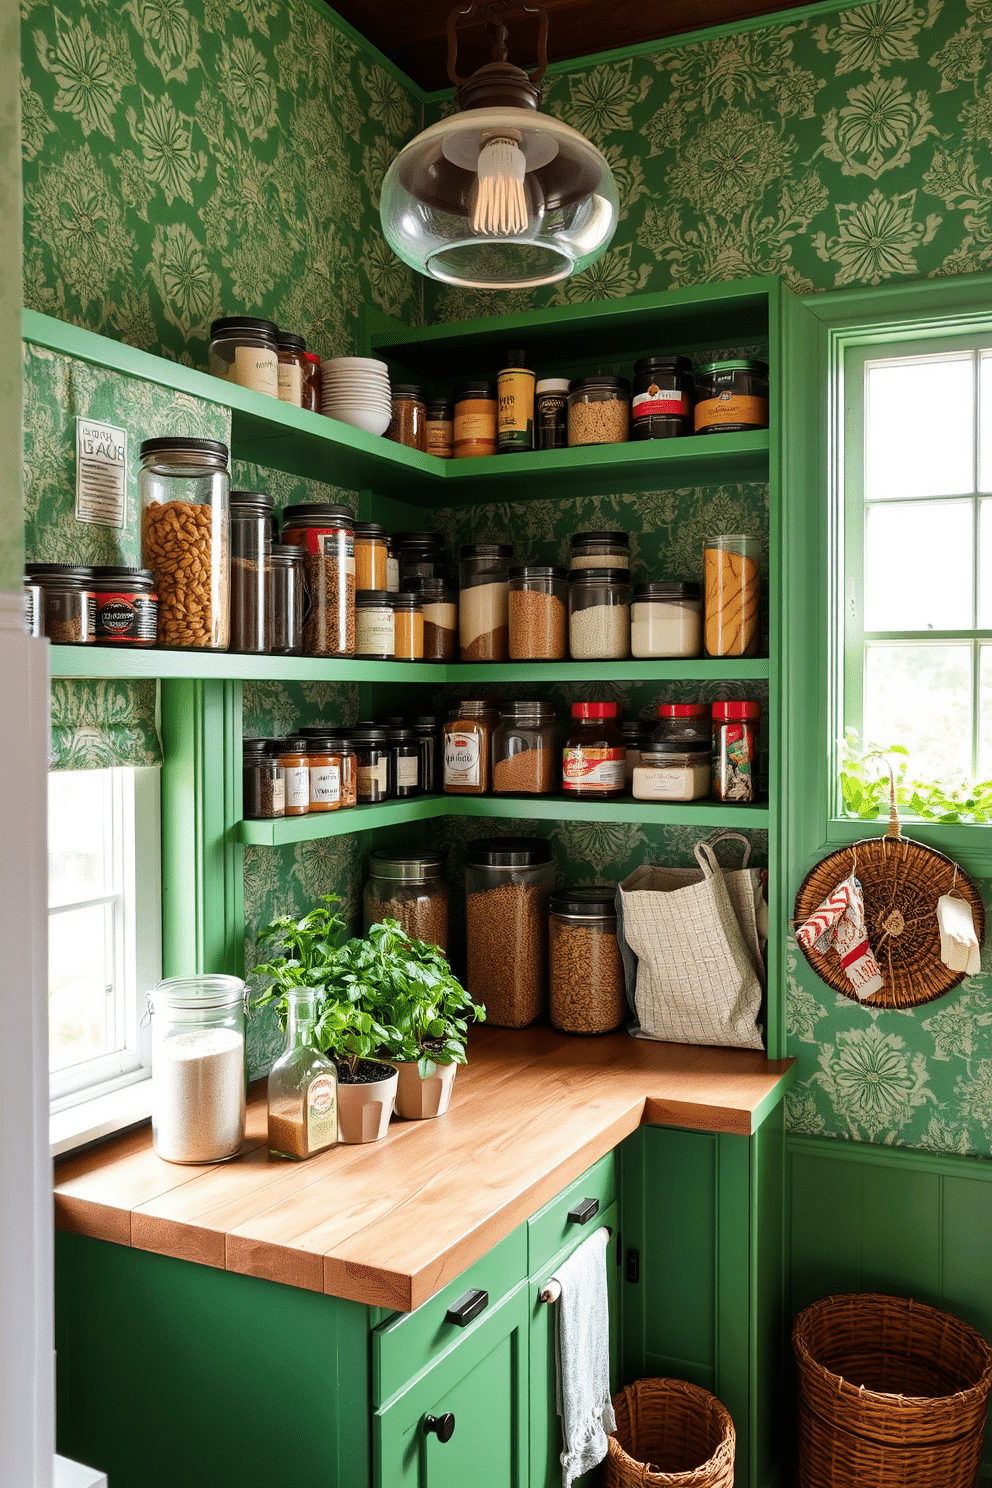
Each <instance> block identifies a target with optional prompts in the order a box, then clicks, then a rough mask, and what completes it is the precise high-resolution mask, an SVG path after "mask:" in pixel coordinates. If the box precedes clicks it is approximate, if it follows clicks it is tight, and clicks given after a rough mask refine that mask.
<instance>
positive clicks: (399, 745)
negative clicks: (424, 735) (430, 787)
mask: <svg viewBox="0 0 992 1488" xmlns="http://www.w3.org/2000/svg"><path fill="white" fill-rule="evenodd" d="M386 738H387V742H388V744H389V748H390V752H391V754H392V779H393V789H392V794H393V795H394V796H397V797H399V798H400V800H404V799H405V798H406V797H408V796H415V795H417V794H418V792H419V791H420V740H419V739H418V738H417V735H416V732H415V731H414V730H413V729H412V728H391V729H387V731H386Z"/></svg>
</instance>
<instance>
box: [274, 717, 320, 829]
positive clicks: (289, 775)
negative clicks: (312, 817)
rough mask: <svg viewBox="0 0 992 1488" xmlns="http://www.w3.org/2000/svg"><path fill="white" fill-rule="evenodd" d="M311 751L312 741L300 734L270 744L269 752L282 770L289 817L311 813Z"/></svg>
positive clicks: (275, 740)
mask: <svg viewBox="0 0 992 1488" xmlns="http://www.w3.org/2000/svg"><path fill="white" fill-rule="evenodd" d="M309 751H310V740H309V739H308V738H306V737H305V736H303V735H300V734H290V735H289V736H288V737H287V738H285V739H272V740H270V742H269V749H268V752H269V754H271V755H272V757H273V759H275V761H276V763H277V764H278V765H279V766H280V767H281V769H282V778H283V786H284V788H285V793H286V794H285V801H286V815H287V816H308V815H309V813H310V753H309Z"/></svg>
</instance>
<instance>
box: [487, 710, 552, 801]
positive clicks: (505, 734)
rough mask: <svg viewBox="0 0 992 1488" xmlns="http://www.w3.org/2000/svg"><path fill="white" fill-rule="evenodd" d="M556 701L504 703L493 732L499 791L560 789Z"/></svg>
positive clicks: (520, 792) (519, 792) (536, 793)
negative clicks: (556, 745) (556, 739)
mask: <svg viewBox="0 0 992 1488" xmlns="http://www.w3.org/2000/svg"><path fill="white" fill-rule="evenodd" d="M557 717H558V710H557V708H556V707H555V705H554V703H526V702H525V703H504V704H502V706H501V707H500V710H499V724H498V725H497V727H496V730H495V732H494V733H493V745H492V748H493V790H494V791H495V793H496V794H497V795H514V796H516V795H529V796H546V795H550V793H551V792H552V791H554V790H557V789H558V756H557V751H556V749H555V723H556V721H557Z"/></svg>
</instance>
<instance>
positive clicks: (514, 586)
mask: <svg viewBox="0 0 992 1488" xmlns="http://www.w3.org/2000/svg"><path fill="white" fill-rule="evenodd" d="M509 576H510V585H509V609H508V640H509V651H510V660H511V661H561V660H562V659H563V658H564V657H566V656H567V655H568V571H567V569H564V568H558V567H556V566H554V565H552V564H546V565H540V564H529V565H526V566H524V567H522V568H511V569H510V570H509Z"/></svg>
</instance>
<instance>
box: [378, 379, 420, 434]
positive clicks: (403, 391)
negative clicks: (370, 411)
mask: <svg viewBox="0 0 992 1488" xmlns="http://www.w3.org/2000/svg"><path fill="white" fill-rule="evenodd" d="M391 391H392V401H393V417H392V422H391V423H390V425H389V428H388V429H387V431H386V438H387V439H392V440H393V442H394V443H395V444H404V445H406V447H407V449H415V450H426V448H427V394H426V393H425V391H424V389H423V388H422V387H421V386H420V384H419V383H415V382H394V383H393V384H392V389H391Z"/></svg>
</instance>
